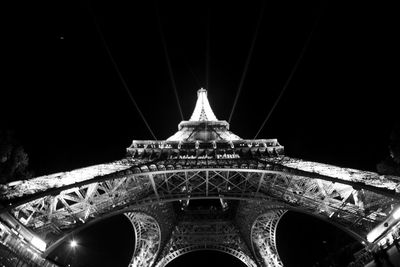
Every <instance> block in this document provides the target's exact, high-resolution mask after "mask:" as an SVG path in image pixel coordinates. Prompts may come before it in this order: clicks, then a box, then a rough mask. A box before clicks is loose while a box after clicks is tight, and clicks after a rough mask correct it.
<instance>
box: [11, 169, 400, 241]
mask: <svg viewBox="0 0 400 267" xmlns="http://www.w3.org/2000/svg"><path fill="white" fill-rule="evenodd" d="M207 174H208V178H207ZM207 180H208V182H207ZM153 183H154V184H153ZM153 185H154V186H153ZM221 195H222V196H223V198H226V199H267V198H268V199H271V198H272V199H276V200H278V201H281V202H284V203H287V204H290V205H292V206H294V207H301V208H303V209H306V210H308V211H310V212H311V213H315V214H320V215H323V216H326V217H329V218H331V219H332V220H334V221H337V222H339V223H340V224H342V225H344V226H346V227H349V228H351V229H353V230H355V231H356V232H358V233H359V234H364V233H365V232H367V231H368V230H369V229H370V228H371V227H372V226H373V225H375V224H376V223H377V222H379V221H381V220H383V219H384V218H385V216H386V215H387V214H388V213H389V212H390V209H391V206H392V204H394V203H396V201H395V200H393V199H391V198H387V197H385V196H381V195H378V194H376V193H372V192H368V191H366V190H355V189H353V188H352V187H351V186H349V185H343V184H339V183H332V182H330V181H326V180H321V179H310V178H307V177H304V176H297V175H292V174H288V175H287V174H285V173H283V172H276V171H270V170H251V169H230V170H226V169H206V170H204V169H195V170H190V169H189V170H187V169H183V170H171V171H163V172H160V171H158V172H148V173H140V174H137V175H130V176H127V177H122V178H117V179H114V180H108V181H103V182H98V183H93V184H88V185H85V186H81V187H76V188H71V189H68V190H65V191H61V192H60V194H58V195H57V196H46V197H43V198H40V199H37V200H35V201H31V202H28V203H26V204H23V205H21V206H18V207H16V208H15V209H13V210H12V214H13V215H14V216H15V217H16V218H18V219H19V220H20V221H21V222H22V223H23V224H24V225H26V226H28V227H29V228H31V229H34V230H35V231H37V232H39V233H47V232H49V231H52V232H54V229H59V231H60V232H62V231H65V230H67V229H71V228H74V227H76V226H77V225H79V224H82V223H85V222H87V221H88V220H91V219H93V218H95V217H97V216H102V215H103V214H106V213H108V212H110V211H111V210H113V209H115V208H123V207H125V206H127V205H135V204H138V203H143V202H146V201H147V202H148V203H157V202H160V201H161V202H162V201H168V200H176V199H189V198H192V199H194V198H219V197H220V196H221ZM354 195H360V196H362V197H361V198H359V199H357V201H356V200H354V197H353V196H354ZM354 222H357V224H354Z"/></svg>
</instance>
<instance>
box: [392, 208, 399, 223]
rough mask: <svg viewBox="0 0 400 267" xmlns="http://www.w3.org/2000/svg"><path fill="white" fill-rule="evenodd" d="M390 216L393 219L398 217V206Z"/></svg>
mask: <svg viewBox="0 0 400 267" xmlns="http://www.w3.org/2000/svg"><path fill="white" fill-rule="evenodd" d="M392 217H393V219H395V220H398V219H400V206H399V207H397V209H396V210H395V211H394V212H393V213H392Z"/></svg>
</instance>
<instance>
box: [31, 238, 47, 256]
mask: <svg viewBox="0 0 400 267" xmlns="http://www.w3.org/2000/svg"><path fill="white" fill-rule="evenodd" d="M31 244H32V245H33V246H34V247H35V248H37V249H38V250H40V251H42V252H43V251H45V250H46V242H44V241H43V240H42V239H40V238H39V237H36V236H34V237H33V238H32V239H31Z"/></svg>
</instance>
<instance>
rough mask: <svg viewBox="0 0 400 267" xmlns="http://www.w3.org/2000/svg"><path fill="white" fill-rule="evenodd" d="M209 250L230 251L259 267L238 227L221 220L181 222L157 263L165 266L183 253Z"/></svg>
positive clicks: (244, 261) (228, 252) (247, 263)
mask: <svg viewBox="0 0 400 267" xmlns="http://www.w3.org/2000/svg"><path fill="white" fill-rule="evenodd" d="M207 249H208V250H216V251H221V252H225V253H227V254H230V255H232V256H234V257H236V258H238V259H239V260H241V261H242V262H243V263H244V264H245V265H246V266H248V267H255V266H257V265H256V264H255V262H254V260H253V259H252V257H251V256H250V255H251V254H250V253H249V251H248V249H247V247H246V245H245V243H244V242H243V240H242V238H241V235H240V233H239V230H238V229H237V228H236V226H235V225H234V224H233V223H232V222H229V221H220V220H211V221H210V220H208V221H201V222H199V221H184V222H180V223H179V224H178V225H177V226H176V227H175V229H174V231H173V233H172V238H171V239H170V241H169V242H168V243H167V244H166V246H165V248H164V250H163V252H162V254H161V257H160V260H159V261H158V262H157V264H156V265H155V266H156V267H164V266H166V265H167V264H168V263H169V262H171V261H172V260H174V259H175V258H177V257H179V256H181V255H183V254H186V253H189V252H193V251H197V250H207Z"/></svg>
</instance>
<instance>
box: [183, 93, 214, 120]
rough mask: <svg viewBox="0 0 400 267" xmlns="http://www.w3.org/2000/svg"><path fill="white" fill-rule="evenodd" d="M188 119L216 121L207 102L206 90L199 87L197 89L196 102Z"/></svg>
mask: <svg viewBox="0 0 400 267" xmlns="http://www.w3.org/2000/svg"><path fill="white" fill-rule="evenodd" d="M189 121H217V117H215V115H214V112H213V111H212V109H211V106H210V103H209V102H208V97H207V90H206V89H204V88H201V89H199V90H198V91H197V102H196V107H195V108H194V111H193V114H192V117H190V120H189Z"/></svg>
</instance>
